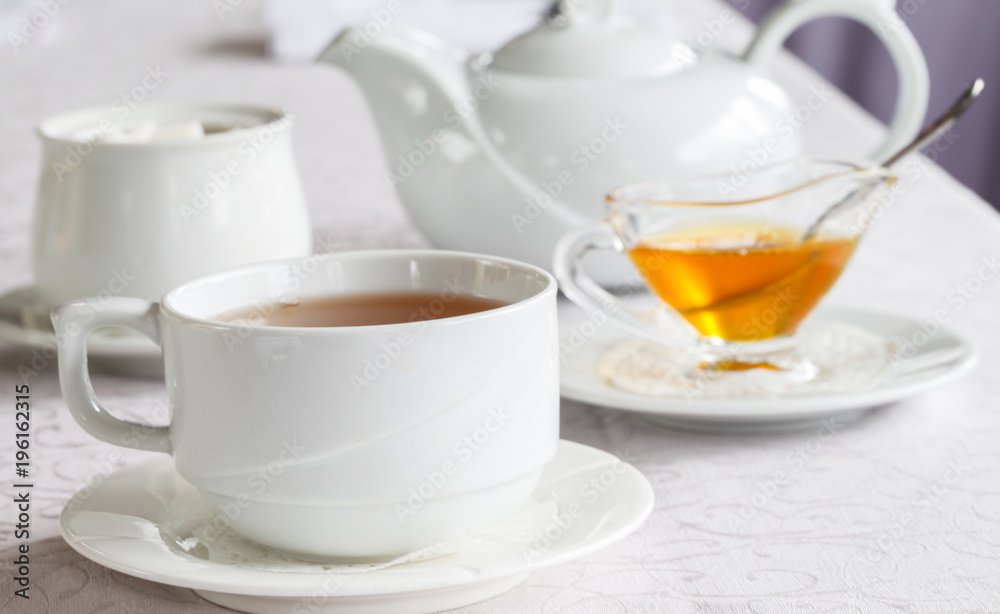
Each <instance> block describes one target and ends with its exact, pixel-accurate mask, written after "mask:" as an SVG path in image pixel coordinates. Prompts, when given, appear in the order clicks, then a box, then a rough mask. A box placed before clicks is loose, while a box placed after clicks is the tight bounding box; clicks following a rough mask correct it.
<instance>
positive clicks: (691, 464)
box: [0, 0, 1000, 614]
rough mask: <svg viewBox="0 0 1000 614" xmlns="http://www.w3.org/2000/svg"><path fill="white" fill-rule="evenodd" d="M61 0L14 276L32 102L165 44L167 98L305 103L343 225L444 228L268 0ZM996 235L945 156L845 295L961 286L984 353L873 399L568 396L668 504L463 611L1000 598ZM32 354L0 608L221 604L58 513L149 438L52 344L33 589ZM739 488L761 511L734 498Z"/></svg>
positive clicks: (117, 89)
mask: <svg viewBox="0 0 1000 614" xmlns="http://www.w3.org/2000/svg"><path fill="white" fill-rule="evenodd" d="M15 4H18V6H21V7H23V6H24V5H28V6H29V9H31V6H32V3H15ZM234 4H236V3H234ZM8 6H13V5H8ZM60 6H61V8H60V10H59V12H58V14H57V15H55V16H54V17H53V18H52V20H51V22H52V23H51V24H50V25H49V26H47V27H46V30H47V29H48V28H52V30H51V31H43V32H42V33H41V34H40V35H38V36H36V37H34V38H33V39H31V40H29V41H28V43H27V44H25V45H23V46H20V47H19V48H18V50H17V51H18V52H17V53H14V52H13V51H12V50H10V49H6V48H5V49H4V50H3V51H2V52H0V143H2V144H3V145H2V147H0V291H5V290H7V289H10V288H13V287H17V286H20V285H26V284H29V283H30V282H31V273H30V267H29V249H30V220H31V211H32V200H33V195H34V189H35V184H36V181H37V178H38V175H39V170H40V169H39V164H38V160H39V154H40V150H39V143H38V141H37V139H36V138H35V136H34V134H33V132H32V129H33V124H34V123H35V122H37V121H38V120H39V119H41V118H43V117H45V116H47V115H49V114H52V113H56V112H59V111H64V110H69V109H73V108H76V107H81V106H87V105H94V104H105V105H110V104H111V102H112V101H113V100H114V99H115V98H116V97H118V96H120V95H121V94H122V93H123V92H124V91H127V90H128V89H129V88H131V87H132V86H133V85H135V84H136V83H138V82H139V80H140V79H141V77H142V75H143V73H144V71H145V70H146V69H147V66H160V67H161V69H163V70H166V71H167V72H169V76H168V77H167V78H166V79H165V80H164V82H163V83H162V84H161V85H160V87H158V88H157V89H156V90H155V91H153V92H152V95H151V98H153V99H157V100H165V99H181V98H196V99H213V100H248V101H256V102H261V103H267V104H272V105H279V106H281V105H284V106H287V107H288V108H289V109H290V110H292V111H293V112H295V113H296V115H297V121H298V124H297V127H296V137H295V138H296V152H297V155H298V159H299V162H300V165H301V171H302V177H303V181H304V183H305V189H306V194H307V197H308V199H309V202H310V205H311V211H312V215H313V219H314V223H315V227H316V229H317V232H318V234H319V236H320V237H321V238H323V239H325V240H327V241H332V242H334V243H335V244H337V245H338V246H340V247H342V248H371V247H389V246H392V247H404V246H407V247H412V246H422V245H425V243H424V242H423V240H422V239H421V237H420V236H419V234H418V233H417V232H416V231H415V230H414V229H413V228H412V226H411V225H410V224H409V222H408V221H407V218H406V215H405V213H404V210H403V209H402V207H401V206H400V204H399V202H398V201H397V199H396V197H395V196H394V195H393V194H392V193H391V192H390V191H389V189H388V188H387V186H386V183H385V182H384V180H383V169H384V166H385V161H384V159H383V156H382V153H381V150H380V148H379V141H378V136H377V134H376V131H375V126H374V123H373V121H372V119H371V117H370V115H369V113H368V111H367V109H366V105H365V102H364V100H363V98H362V96H361V93H360V91H359V90H358V89H357V88H356V87H355V86H354V85H353V84H352V83H351V81H350V80H349V79H348V78H347V77H346V76H345V75H343V74H340V73H338V72H337V71H335V70H334V69H332V68H328V67H325V66H314V65H279V64H276V63H273V62H271V61H269V60H268V59H267V57H266V44H265V41H266V35H265V32H264V30H263V26H262V20H261V15H260V7H259V5H257V4H256V3H255V2H252V1H251V0H246V1H245V2H243V3H240V4H238V6H236V8H235V10H234V11H232V12H231V13H227V14H226V15H225V16H224V19H222V20H221V21H220V19H219V17H218V16H217V14H216V11H215V9H214V8H213V5H212V3H210V2H196V1H194V0H190V1H185V2H180V1H172V2H159V3H152V2H128V1H126V0H117V1H111V0H100V1H98V0H93V1H91V2H70V3H68V4H66V5H65V6H62V5H60ZM673 10H675V11H676V12H677V14H678V15H681V16H682V17H683V18H684V19H687V20H688V21H687V23H689V24H697V23H699V22H700V20H701V18H703V17H707V18H711V17H713V16H714V15H715V14H717V12H718V10H719V7H718V6H717V5H715V4H714V3H713V2H707V1H706V2H694V0H692V1H691V2H690V3H689V4H685V3H684V1H682V0H674V9H673ZM4 23H11V22H10V20H5V21H4ZM691 31H692V32H694V31H697V27H695V28H694V29H693V30H691ZM748 34H749V32H748V28H747V27H746V26H745V24H742V23H741V24H738V25H737V26H735V27H732V28H730V29H729V31H727V33H726V44H727V45H730V46H734V47H739V45H740V44H742V43H743V42H744V41H745V40H746V37H747V36H748ZM780 74H781V75H782V77H783V79H784V80H785V81H786V82H787V83H788V84H789V85H788V87H789V88H790V89H791V90H792V91H793V92H794V93H795V94H796V95H797V96H799V97H800V99H802V100H805V97H806V96H807V92H808V90H809V88H810V87H811V86H812V85H815V84H816V83H818V78H817V77H816V76H815V75H814V74H813V73H811V72H809V71H807V70H804V69H803V68H802V67H801V66H800V65H798V64H797V63H796V62H795V61H793V60H791V59H789V58H784V59H783V60H782V64H781V70H780ZM881 130H882V129H881V127H879V126H878V125H877V124H876V123H874V122H873V121H872V120H871V119H870V118H869V117H868V116H867V115H865V114H864V113H862V112H861V111H859V110H858V109H857V108H856V107H855V106H854V105H853V104H851V103H850V102H849V101H847V100H845V99H844V98H843V97H842V96H838V97H837V98H836V99H835V100H834V101H832V102H831V103H830V104H828V105H827V106H825V107H824V108H823V109H821V110H820V111H819V112H817V114H816V116H815V118H813V120H811V121H810V122H809V123H808V124H807V126H806V128H805V131H806V132H805V133H806V136H807V138H808V140H809V142H810V143H811V144H812V145H813V146H814V147H817V148H822V149H825V150H832V151H841V152H861V151H864V150H865V149H867V148H869V147H870V146H871V145H872V144H873V143H875V142H877V140H878V139H879V138H880V134H881ZM958 132H959V133H961V127H959V129H958ZM960 145H961V141H960V140H959V143H958V146H960ZM998 254H1000V218H998V216H997V215H996V213H995V212H994V211H993V210H992V209H991V208H990V207H989V206H988V205H987V204H985V203H983V202H982V201H980V200H979V199H977V197H976V196H974V195H973V194H972V193H971V192H970V191H968V190H966V189H965V188H963V187H962V186H961V185H959V184H958V183H956V182H955V181H954V180H952V179H951V178H950V177H949V176H947V175H946V174H945V173H943V172H941V171H939V170H938V169H936V168H932V169H930V170H929V171H928V172H927V173H926V174H925V175H924V176H923V177H922V178H920V179H919V180H918V181H916V182H912V183H911V184H910V187H909V189H908V192H907V194H906V195H905V196H904V197H903V198H901V199H900V200H899V201H898V202H897V203H896V204H895V205H894V206H893V207H892V208H891V209H890V210H889V211H887V212H886V213H885V215H883V216H882V218H881V219H880V220H879V221H878V223H877V225H876V227H875V228H874V230H872V232H871V234H870V236H869V237H868V238H867V239H866V241H865V242H864V244H863V246H862V248H861V250H860V254H859V255H858V257H857V259H856V261H855V262H854V264H853V265H852V267H851V268H850V270H849V271H848V273H847V274H846V275H845V276H844V277H843V279H842V281H841V283H840V284H839V285H838V287H837V289H836V290H835V292H834V293H833V294H832V295H831V297H830V299H829V302H830V303H834V304H840V305H848V306H864V307H868V308H873V309H880V310H885V311H891V312H896V313H901V314H905V315H909V316H912V317H916V318H921V319H926V318H930V317H931V316H932V314H934V313H935V312H936V311H937V310H939V309H945V310H947V312H948V314H949V316H950V318H951V320H950V326H952V327H953V328H954V329H955V330H957V331H958V332H959V333H962V334H964V335H965V336H966V337H968V338H970V339H972V340H974V341H975V343H976V345H977V346H978V348H979V350H980V351H981V352H982V361H981V364H980V366H979V368H978V369H977V370H976V371H975V372H974V373H973V374H972V375H971V376H970V377H968V378H966V379H964V380H962V381H960V382H958V383H955V384H952V385H949V386H945V387H942V388H940V389H937V390H934V391H932V392H928V393H926V394H922V395H920V396H919V397H917V398H913V399H910V400H907V401H905V402H902V403H899V404H896V405H893V406H890V407H885V408H881V409H878V410H876V411H873V412H871V413H870V414H868V415H867V416H865V417H864V418H863V419H861V420H860V421H859V422H857V423H853V424H845V425H842V426H841V427H839V428H838V429H837V430H836V433H835V434H834V436H833V437H830V438H827V437H826V436H822V437H821V436H820V435H821V434H820V433H819V432H799V433H785V434H767V435H755V436H727V435H710V434H694V433H683V432H675V431H670V430H666V429H661V428H657V427H653V426H650V425H649V424H647V423H646V422H644V421H643V420H641V419H639V418H637V417H635V416H633V415H630V414H627V413H622V412H618V411H615V410H612V409H606V408H598V407H588V406H583V405H580V404H577V403H572V402H566V401H564V402H563V404H562V436H563V437H564V438H566V439H570V440H574V441H579V442H582V443H586V444H589V445H591V446H595V447H598V448H601V449H604V450H608V451H611V452H614V453H616V454H619V455H621V456H624V457H626V458H628V459H629V460H631V462H633V463H634V464H635V465H636V466H637V467H638V468H639V469H640V470H641V471H643V472H644V473H645V474H646V475H647V476H648V477H649V479H650V480H651V482H652V483H653V485H654V487H655V489H656V497H657V504H656V508H655V511H654V512H653V515H652V517H651V518H650V519H649V521H648V522H647V523H646V524H645V525H644V526H643V527H642V528H641V529H640V530H639V531H637V532H636V533H635V534H633V535H632V536H631V537H629V538H627V539H626V540H625V541H623V542H621V543H620V544H618V545H616V546H614V547H611V548H609V549H607V550H604V551H601V552H598V553H595V554H593V555H590V556H587V557H585V558H583V559H580V560H578V561H574V562H571V563H567V564H564V565H561V566H559V567H555V568H552V569H549V570H545V571H541V572H537V573H535V574H533V575H532V576H531V577H530V578H529V579H528V580H527V581H526V582H525V583H524V584H523V585H521V586H519V587H518V588H516V589H514V590H512V591H511V592H509V593H507V594H504V595H502V596H500V597H497V598H495V599H493V600H490V601H488V602H484V603H481V604H478V605H474V606H471V607H469V608H467V609H465V610H462V611H467V612H478V613H501V612H503V613H507V612H546V613H554V612H574V613H576V612H581V613H583V612H587V613H595V614H597V613H601V614H604V613H609V612H734V613H735V612H785V611H807V612H843V611H864V612H940V611H970V612H971V611H976V612H1000V401H998V399H1000V384H998V381H997V376H996V374H997V373H998V369H1000V353H998V350H997V342H998V341H1000V329H998V326H1000V325H998V320H1000V318H998V313H997V308H998V306H1000V277H998V278H997V279H994V280H992V281H988V282H986V283H984V284H983V285H982V290H981V291H980V292H979V293H978V294H976V295H975V296H974V297H973V298H972V300H969V301H968V302H967V304H965V305H964V306H963V307H962V308H961V309H959V308H958V305H957V304H956V303H955V302H950V301H949V300H948V299H949V296H950V295H951V293H952V292H954V291H956V290H957V289H958V288H959V287H960V286H962V285H963V284H966V283H967V282H968V281H969V280H970V279H972V278H973V277H975V276H976V275H977V272H978V271H979V269H980V267H981V260H982V259H983V258H994V257H996V256H997V255H998ZM33 358H34V357H33V355H32V352H31V351H29V350H23V349H19V348H15V347H12V346H8V345H4V344H0V407H2V409H0V413H2V414H3V420H2V426H0V452H2V456H0V551H2V552H0V561H2V566H3V569H4V571H3V588H2V592H0V611H2V612H5V613H7V612H51V613H73V614H77V613H87V612H151V613H159V612H174V611H185V612H215V611H222V610H221V609H220V608H217V607H216V606H213V605H211V604H208V603H206V602H203V601H201V600H200V599H199V598H198V597H197V596H195V595H194V594H193V593H192V592H190V591H188V590H185V589H179V588H173V587H168V586H162V585H157V584H153V583H151V582H147V581H144V580H139V579H136V578H132V577H129V576H126V575H123V574H119V573H115V572H111V571H109V570H106V569H104V568H102V567H100V566H98V565H96V564H94V563H91V562H89V561H87V560H86V559H84V558H83V557H81V556H80V555H78V554H76V553H75V552H73V551H72V550H70V549H69V547H68V546H67V545H66V544H64V543H63V541H62V539H61V538H60V537H59V535H58V529H57V521H58V517H59V513H60V510H61V508H62V506H63V504H64V503H65V501H66V500H67V499H68V498H69V497H70V496H71V495H72V494H73V492H75V491H76V490H78V489H79V488H81V487H82V486H83V484H84V483H85V481H86V480H88V479H94V477H95V476H98V475H100V474H101V473H102V472H106V471H108V468H109V467H120V466H124V465H127V464H130V463H134V462H136V461H138V460H140V459H142V458H144V457H146V456H147V454H146V453H141V452H129V451H125V450H122V449H119V448H114V447H112V446H109V445H105V444H103V443H99V442H97V441H95V440H94V439H92V438H91V437H89V436H87V435H86V434H85V433H84V432H83V431H82V429H81V428H80V427H79V426H77V424H76V423H75V422H74V421H73V420H72V419H71V418H70V416H69V414H68V412H67V410H66V408H65V406H64V404H63V401H62V399H61V397H60V393H59V389H58V383H57V377H56V369H55V368H54V365H52V364H48V365H43V368H42V369H40V372H39V373H38V374H37V375H34V376H31V377H30V380H29V383H30V386H31V403H32V407H33V413H32V424H33V431H32V443H33V448H32V466H31V472H32V474H31V480H32V482H34V484H35V488H34V490H33V493H32V502H33V507H32V525H31V537H30V540H31V581H32V588H31V593H30V594H31V600H30V601H29V602H26V601H24V600H21V599H19V598H16V597H14V596H13V591H14V586H13V584H12V580H11V578H12V576H13V573H12V571H13V569H14V568H13V559H14V557H15V554H14V551H13V549H12V548H13V547H14V546H15V544H16V543H17V540H15V538H14V534H13V533H14V530H13V529H14V526H13V525H14V524H15V522H16V514H15V506H14V504H13V503H12V496H13V490H12V484H13V482H14V467H13V451H14V447H13V440H14V437H13V427H12V422H13V419H14V416H13V414H14V394H15V393H14V386H15V384H17V383H20V377H19V376H18V367H19V366H20V365H25V364H29V365H30V364H31V362H32V360H33ZM95 387H96V388H97V390H98V393H99V394H100V395H103V397H104V399H106V401H107V403H108V405H110V406H111V407H112V408H114V409H115V410H117V411H119V412H120V413H122V414H124V415H128V416H141V415H144V414H145V415H151V414H153V413H154V412H155V411H156V409H157V404H158V403H159V402H161V401H160V400H161V399H162V398H163V397H164V390H163V385H162V384H161V383H159V382H151V381H148V380H135V379H128V378H122V377H109V376H100V377H95ZM777 472H784V473H785V474H787V475H788V476H789V479H788V482H787V484H784V485H782V486H781V487H780V488H779V489H778V490H777V491H776V492H774V493H773V494H771V495H769V496H768V498H767V502H766V504H765V505H763V506H761V507H759V508H758V507H754V506H752V504H751V503H750V502H751V499H752V498H753V496H754V494H755V493H757V492H759V491H760V490H761V489H762V488H763V489H767V488H768V486H767V485H766V483H767V482H768V481H770V480H772V479H773V478H774V476H775V475H776V473H777ZM758 501H759V497H758ZM747 505H751V507H752V508H753V509H752V510H751V509H750V508H746V507H745V506H747ZM741 508H743V509H744V512H746V513H744V516H747V515H749V518H747V519H746V522H745V523H734V522H732V519H733V518H734V517H739V516H740V514H741ZM750 512H752V513H750Z"/></svg>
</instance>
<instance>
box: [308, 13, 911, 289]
mask: <svg viewBox="0 0 1000 614" xmlns="http://www.w3.org/2000/svg"><path fill="white" fill-rule="evenodd" d="M564 4H566V5H567V6H566V9H565V11H566V13H567V14H568V15H569V17H568V18H566V19H565V20H563V21H561V22H558V23H557V24H556V25H549V24H543V25H541V26H539V28H538V29H536V30H533V31H531V32H529V33H527V34H525V35H523V36H521V37H519V38H516V39H514V40H513V41H512V42H510V43H508V44H507V45H506V46H505V47H503V48H502V49H500V50H499V51H497V52H496V53H495V54H485V55H480V56H476V57H469V55H468V54H467V53H465V52H464V51H462V50H459V49H455V48H453V47H451V46H450V45H448V44H447V43H445V42H443V41H440V40H437V39H435V38H433V37H431V36H430V35H427V34H424V33H422V32H416V31H402V30H393V29H392V28H391V26H390V27H386V28H385V29H384V30H382V29H381V28H380V32H379V34H378V36H374V37H371V36H368V35H366V34H365V33H364V32H361V31H359V30H355V29H348V30H346V31H345V32H343V33H341V34H340V35H339V36H338V37H337V38H336V39H335V40H334V41H333V42H332V43H331V44H330V46H329V47H328V48H327V50H326V51H325V52H324V53H323V54H322V56H321V59H322V60H324V61H327V62H330V63H333V64H335V65H338V66H340V67H341V68H343V69H344V70H346V71H347V72H348V73H349V74H350V75H351V76H352V77H353V78H354V79H355V80H356V81H357V83H358V84H359V85H360V87H361V88H362V90H363V91H364V93H365V95H366V97H367V99H368V102H369V105H370V106H371V108H372V111H373V113H374V115H375V120H376V122H377V124H378V127H379V130H380V132H381V137H382V143H383V146H384V148H385V151H386V154H387V161H388V169H386V173H385V177H386V179H387V181H389V183H390V184H392V185H393V186H394V187H395V189H396V191H397V192H398V193H399V195H400V197H401V198H402V200H403V203H404V204H405V205H406V207H407V209H408V211H409V213H410V217H411V218H412V219H413V221H414V222H415V224H416V225H417V226H418V227H419V228H420V230H421V231H422V232H423V233H424V234H425V235H426V236H427V238H428V239H430V241H431V242H432V243H433V244H434V245H436V246H438V247H443V248H448V249H459V250H475V251H479V252H485V253H492V254H497V255H501V256H506V257H511V258H517V259H519V260H523V261H525V262H530V263H532V264H535V265H537V266H540V267H543V268H549V267H550V266H551V257H552V251H553V248H554V247H555V245H556V242H557V241H558V240H559V238H560V237H562V236H563V235H565V234H566V233H567V232H569V231H571V230H573V229H576V228H579V227H581V226H584V225H586V224H588V223H593V222H596V221H598V220H600V219H602V218H603V216H604V210H603V206H602V203H603V197H604V195H605V194H606V193H607V192H608V191H609V190H611V189H612V188H614V187H616V186H618V185H622V184H627V183H634V182H638V181H646V180H651V179H670V178H676V177H680V176H691V175H700V174H707V173H717V172H727V173H728V172H732V173H734V174H736V175H739V174H740V173H750V172H753V169H754V168H756V167H758V166H760V165H761V164H763V163H765V162H767V161H771V162H775V161H778V160H783V159H788V158H792V157H794V156H796V155H799V154H801V152H802V151H803V147H802V143H801V135H800V130H799V129H798V126H797V125H798V124H799V120H796V119H795V113H796V112H799V113H800V114H804V113H808V114H809V115H812V114H813V113H816V112H817V111H819V110H820V109H822V108H823V107H824V106H825V105H826V104H827V102H828V99H829V97H830V92H829V91H826V92H825V93H824V87H823V86H821V85H818V86H817V87H815V88H814V89H813V91H812V92H811V93H810V95H809V96H808V97H807V99H806V100H804V101H795V102H793V101H792V100H791V98H790V97H789V96H788V94H787V93H786V92H785V91H784V90H783V89H782V88H781V87H780V86H779V85H777V84H776V83H775V82H774V81H773V80H772V78H771V76H770V71H769V68H768V65H769V64H770V61H771V59H772V57H773V56H774V54H775V53H776V52H777V50H778V49H779V48H780V47H781V43H782V42H783V41H784V40H785V38H786V37H787V36H788V35H789V34H790V33H791V32H792V31H794V30H796V29H797V28H798V27H799V26H800V25H802V24H804V23H806V22H808V21H810V20H813V19H816V18H820V17H828V16H842V17H848V18H851V19H855V20H858V21H860V22H862V23H864V24H865V25H867V26H869V27H870V28H871V29H872V30H873V31H874V32H875V33H876V34H877V35H878V36H879V38H880V39H881V40H882V41H883V42H884V43H885V44H886V46H887V47H888V48H889V50H890V53H891V55H892V58H893V59H894V61H895V64H896V67H897V70H898V73H899V82H900V91H901V93H900V96H899V99H898V103H897V114H896V117H895V119H894V120H893V122H892V126H891V130H890V134H889V136H888V137H887V139H886V140H885V141H884V142H883V143H882V144H881V145H880V146H879V147H878V148H877V150H876V151H875V152H874V153H872V154H871V157H873V158H875V159H880V158H882V157H883V156H884V155H885V154H886V152H890V151H894V150H895V149H897V148H898V147H899V146H901V145H902V144H903V143H905V142H906V141H907V140H908V139H910V138H911V137H912V136H913V135H915V134H916V133H917V131H918V130H919V129H920V126H921V123H922V122H923V119H924V114H925V112H926V108H927V101H928V96H929V85H928V73H927V66H926V63H925V61H924V58H923V55H922V53H921V51H920V48H919V46H918V45H917V43H916V40H915V39H914V38H913V36H912V34H911V33H910V32H909V30H907V28H906V26H905V24H903V23H902V22H901V21H899V20H898V18H896V17H895V13H894V2H893V0H811V1H809V2H802V1H790V2H787V3H785V4H783V5H781V6H780V7H778V8H777V9H776V10H774V11H773V12H772V13H771V15H770V16H769V17H768V18H767V19H766V20H765V22H764V24H763V26H762V27H761V30H760V32H759V34H758V35H757V37H756V39H755V40H754V41H753V43H752V44H751V45H750V47H749V50H748V51H747V52H746V54H745V55H744V57H742V58H741V57H731V56H729V55H726V54H723V53H718V52H716V51H714V50H713V49H712V43H713V42H714V41H715V39H716V38H718V37H719V36H721V35H722V34H723V33H724V31H725V30H726V28H727V27H728V25H727V23H726V22H724V21H723V15H726V14H728V20H729V21H730V22H732V21H735V20H736V17H735V15H734V12H733V11H729V12H728V13H727V12H726V11H723V12H722V13H720V14H719V16H718V17H716V18H715V19H714V20H708V21H706V23H705V24H703V31H701V32H698V33H697V34H696V35H695V36H694V37H693V40H694V41H699V40H701V41H702V43H697V42H696V43H695V44H698V45H703V46H704V49H702V48H699V49H692V48H691V47H690V46H689V45H687V44H685V43H683V42H681V41H679V40H674V39H671V38H664V37H663V35H657V34H654V33H652V32H648V31H645V30H643V29H640V28H638V27H635V26H633V25H629V24H623V23H621V21H620V20H617V19H615V17H614V14H613V11H612V10H611V6H610V5H611V4H612V3H611V2H610V0H585V1H584V2H582V3H581V2H578V1H574V2H568V3H564ZM886 24H888V25H889V26H891V27H887V25H886ZM706 37H707V42H705V39H706ZM637 58H638V59H637ZM800 103H801V105H800ZM802 109H804V110H805V111H802ZM737 169H741V170H737ZM588 266H589V267H590V268H591V269H592V271H593V273H592V274H593V275H594V277H595V279H597V280H598V281H599V282H601V283H608V282H610V281H613V280H614V278H615V277H617V276H619V275H620V273H621V272H622V271H623V270H626V269H625V265H624V264H623V259H621V258H620V257H618V256H613V255H602V256H601V257H596V258H594V259H593V261H592V262H591V263H589V265H588Z"/></svg>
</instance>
